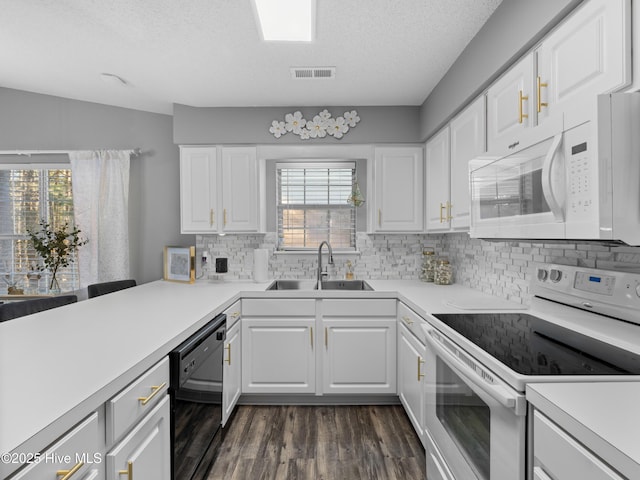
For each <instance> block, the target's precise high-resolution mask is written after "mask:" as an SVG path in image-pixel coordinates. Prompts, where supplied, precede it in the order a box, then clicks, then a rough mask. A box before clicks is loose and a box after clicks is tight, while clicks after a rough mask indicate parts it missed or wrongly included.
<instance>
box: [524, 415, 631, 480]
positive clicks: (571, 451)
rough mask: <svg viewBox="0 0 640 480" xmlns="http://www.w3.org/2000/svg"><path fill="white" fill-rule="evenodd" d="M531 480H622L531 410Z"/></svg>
mask: <svg viewBox="0 0 640 480" xmlns="http://www.w3.org/2000/svg"><path fill="white" fill-rule="evenodd" d="M533 478H534V480H573V479H576V478H579V479H580V480H623V477H622V476H620V475H618V474H617V473H616V472H614V471H613V469H612V468H611V467H609V466H608V465H607V464H605V463H604V462H603V461H602V460H600V459H599V458H598V457H596V456H595V455H594V454H593V453H592V452H591V451H590V450H588V449H587V448H586V447H585V446H583V445H582V444H580V443H579V442H578V441H577V440H575V439H574V438H573V437H572V436H570V435H569V434H568V433H567V432H565V431H564V430H563V429H562V428H560V427H559V426H558V425H556V424H555V423H554V422H553V421H551V420H550V419H549V418H547V417H546V416H545V415H543V414H542V413H541V412H540V411H538V410H535V411H534V414H533Z"/></svg>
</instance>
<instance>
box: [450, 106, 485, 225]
mask: <svg viewBox="0 0 640 480" xmlns="http://www.w3.org/2000/svg"><path fill="white" fill-rule="evenodd" d="M449 130H450V132H451V202H450V204H449V217H450V222H451V228H452V229H453V230H455V231H458V230H465V229H468V228H469V226H470V220H471V204H470V200H469V161H470V160H472V159H474V158H476V157H478V156H480V155H482V154H483V153H485V151H486V134H487V128H486V108H485V97H484V95H481V96H480V97H479V98H478V99H477V100H475V101H474V102H473V103H472V104H471V105H469V106H468V107H467V108H466V109H465V110H464V111H462V112H461V113H460V114H458V116H456V117H455V118H454V119H453V120H451V123H450V124H449Z"/></svg>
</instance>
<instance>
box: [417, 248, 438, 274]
mask: <svg viewBox="0 0 640 480" xmlns="http://www.w3.org/2000/svg"><path fill="white" fill-rule="evenodd" d="M435 273H436V252H434V251H433V250H431V249H427V248H425V249H424V250H423V251H422V272H421V273H420V280H422V281H423V282H433V280H434V276H435Z"/></svg>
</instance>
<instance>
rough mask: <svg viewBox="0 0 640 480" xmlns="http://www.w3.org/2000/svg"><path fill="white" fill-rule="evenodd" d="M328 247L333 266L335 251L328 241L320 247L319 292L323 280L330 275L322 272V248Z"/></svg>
mask: <svg viewBox="0 0 640 480" xmlns="http://www.w3.org/2000/svg"><path fill="white" fill-rule="evenodd" d="M323 245H326V246H327V248H328V249H329V265H333V250H332V249H331V244H330V243H329V242H327V241H326V240H325V241H324V242H322V243H321V244H320V246H319V247H318V290H320V289H321V288H322V278H323V277H326V276H327V275H329V273H328V272H327V271H324V272H323V271H322V246H323Z"/></svg>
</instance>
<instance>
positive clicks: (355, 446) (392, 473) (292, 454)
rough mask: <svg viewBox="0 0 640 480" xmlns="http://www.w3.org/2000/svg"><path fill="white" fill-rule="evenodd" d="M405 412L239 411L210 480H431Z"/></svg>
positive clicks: (341, 408)
mask: <svg viewBox="0 0 640 480" xmlns="http://www.w3.org/2000/svg"><path fill="white" fill-rule="evenodd" d="M425 469H426V465H425V455H424V449H423V447H422V444H421V443H420V440H419V438H418V436H417V435H416V433H415V432H414V430H413V427H412V426H411V423H410V422H409V419H408V418H407V416H406V415H405V413H404V410H403V408H402V407H401V406H399V405H384V406H240V407H238V411H237V412H236V414H235V417H234V418H233V421H232V423H231V426H230V427H229V428H228V429H227V431H226V434H225V436H224V439H223V441H222V445H221V447H220V452H219V454H218V458H217V460H216V462H215V464H214V466H213V468H212V470H211V472H210V474H209V477H208V480H214V479H215V480H218V479H224V480H236V479H237V480H247V479H252V480H285V479H286V480H358V479H363V480H364V479H367V480H376V479H378V480H393V479H402V480H413V479H415V480H418V479H419V480H424V479H425V478H426V472H425Z"/></svg>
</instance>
